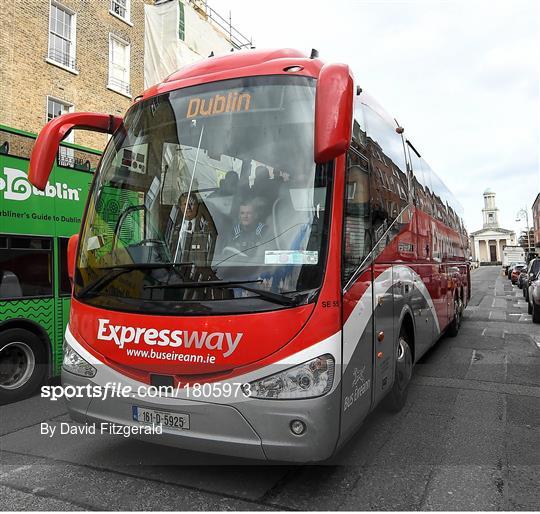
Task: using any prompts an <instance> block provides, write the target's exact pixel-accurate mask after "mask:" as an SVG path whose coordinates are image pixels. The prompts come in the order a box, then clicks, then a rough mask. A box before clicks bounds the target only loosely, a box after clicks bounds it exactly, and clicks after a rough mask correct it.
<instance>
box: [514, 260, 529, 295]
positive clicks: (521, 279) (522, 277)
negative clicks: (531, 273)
mask: <svg viewBox="0 0 540 514" xmlns="http://www.w3.org/2000/svg"><path fill="white" fill-rule="evenodd" d="M527 277H528V270H527V266H525V267H524V268H521V270H520V272H519V275H518V278H517V281H516V285H517V286H518V287H519V289H523V286H524V285H525V282H526V281H527Z"/></svg>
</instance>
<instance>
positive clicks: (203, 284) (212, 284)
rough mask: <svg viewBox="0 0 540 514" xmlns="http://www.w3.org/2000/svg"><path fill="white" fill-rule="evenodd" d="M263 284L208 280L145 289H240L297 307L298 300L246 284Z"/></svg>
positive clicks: (159, 285) (280, 303) (257, 281)
mask: <svg viewBox="0 0 540 514" xmlns="http://www.w3.org/2000/svg"><path fill="white" fill-rule="evenodd" d="M260 282H262V279H259V280H229V281H225V280H206V281H203V282H180V283H178V284H158V285H153V286H144V289H201V288H207V287H214V288H221V287H231V288H233V287H238V288H240V289H244V290H245V291H249V292H250V293H255V294H257V295H259V296H260V297H261V298H263V299H264V300H268V301H269V302H274V303H277V304H279V305H287V306H292V305H297V299H296V298H290V297H289V296H286V295H284V294H279V293H272V292H271V291H266V290H264V289H259V288H257V287H250V286H247V285H246V284H255V283H260Z"/></svg>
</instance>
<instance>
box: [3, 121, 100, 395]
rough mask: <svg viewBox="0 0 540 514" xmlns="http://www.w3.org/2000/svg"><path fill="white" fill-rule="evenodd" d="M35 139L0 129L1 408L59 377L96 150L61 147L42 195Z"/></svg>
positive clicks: (22, 132) (65, 144)
mask: <svg viewBox="0 0 540 514" xmlns="http://www.w3.org/2000/svg"><path fill="white" fill-rule="evenodd" d="M35 137H36V136H35V135H34V134H30V133H28V132H24V131H21V130H15V129H12V128H9V127H6V126H4V125H0V404H4V403H9V402H12V401H15V400H18V399H21V398H24V397H27V396H29V395H31V394H32V393H34V392H35V391H36V389H38V388H39V386H40V385H41V383H42V382H43V381H44V380H46V379H47V378H50V377H53V376H55V375H57V374H59V372H60V367H61V364H62V341H63V335H64V330H65V327H66V324H67V322H68V317H69V302H70V294H71V285H70V281H69V278H68V274H67V246H68V239H69V237H70V236H71V235H73V234H75V233H77V232H78V231H79V228H80V223H81V217H82V215H83V211H84V206H85V203H86V197H87V195H88V190H89V188H90V184H91V181H92V178H93V172H94V170H95V169H96V167H97V164H98V161H99V158H100V152H98V151H96V150H91V149H88V148H83V147H81V146H78V145H74V144H69V143H63V144H62V146H61V148H60V151H59V152H58V155H57V159H56V162H55V165H54V168H53V170H52V173H51V177H50V179H49V183H48V184H47V187H46V188H45V190H44V191H39V190H37V189H35V188H34V187H32V185H31V184H30V183H29V182H28V180H27V174H28V164H29V158H30V152H31V151H32V147H33V144H34V140H35Z"/></svg>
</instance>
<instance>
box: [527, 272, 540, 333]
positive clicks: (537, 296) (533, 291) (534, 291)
mask: <svg viewBox="0 0 540 514" xmlns="http://www.w3.org/2000/svg"><path fill="white" fill-rule="evenodd" d="M527 305H528V311H529V314H532V320H533V323H540V272H539V273H537V274H536V276H535V277H534V278H533V280H532V281H531V284H530V286H529V301H528V302H527Z"/></svg>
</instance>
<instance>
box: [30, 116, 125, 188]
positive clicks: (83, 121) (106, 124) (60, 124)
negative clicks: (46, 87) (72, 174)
mask: <svg viewBox="0 0 540 514" xmlns="http://www.w3.org/2000/svg"><path fill="white" fill-rule="evenodd" d="M122 121H123V120H122V118H121V117H120V116H113V115H110V114H99V113H97V112H70V113H68V114H62V115H61V116H58V117H56V118H53V119H52V120H51V121H49V123H47V124H46V125H45V126H44V127H43V128H42V129H41V132H40V133H39V136H38V137H37V139H36V142H35V143H34V148H33V149H32V153H31V154H30V166H29V172H28V180H29V181H30V183H31V184H32V185H33V186H35V187H37V188H38V189H40V190H41V191H43V189H45V186H46V185H47V181H48V180H49V175H50V174H51V170H52V167H53V164H54V159H55V158H56V154H57V152H58V147H59V145H60V142H61V141H62V139H64V137H65V136H66V135H67V134H68V133H69V131H70V130H72V129H75V128H76V129H81V130H92V131H95V132H105V133H107V134H112V133H114V132H115V131H116V130H117V129H118V127H120V125H122Z"/></svg>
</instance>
